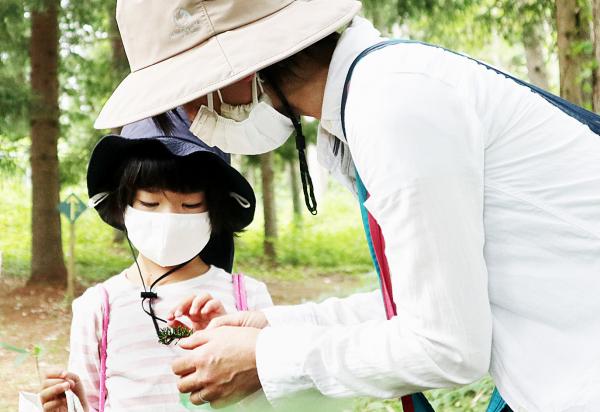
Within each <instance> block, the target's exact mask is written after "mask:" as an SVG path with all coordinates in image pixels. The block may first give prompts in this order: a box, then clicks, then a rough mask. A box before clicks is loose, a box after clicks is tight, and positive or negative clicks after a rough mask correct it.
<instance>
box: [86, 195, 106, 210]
mask: <svg viewBox="0 0 600 412" xmlns="http://www.w3.org/2000/svg"><path fill="white" fill-rule="evenodd" d="M109 195H110V192H100V193H96V194H95V195H94V196H92V197H90V200H88V207H96V206H98V205H99V204H100V203H102V202H103V201H104V199H106V198H107V197H108V196H109Z"/></svg>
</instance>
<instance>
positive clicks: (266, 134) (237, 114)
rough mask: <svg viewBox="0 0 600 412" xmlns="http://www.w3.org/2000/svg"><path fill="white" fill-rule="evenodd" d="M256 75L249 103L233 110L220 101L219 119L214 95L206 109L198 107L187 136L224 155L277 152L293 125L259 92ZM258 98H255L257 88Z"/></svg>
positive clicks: (256, 96) (265, 95) (290, 132)
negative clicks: (193, 137) (189, 135)
mask: <svg viewBox="0 0 600 412" xmlns="http://www.w3.org/2000/svg"><path fill="white" fill-rule="evenodd" d="M259 82H260V80H259V79H258V75H256V76H254V79H253V80H252V103H249V104H244V105H238V106H233V105H230V104H227V103H224V102H223V99H222V97H221V93H220V91H217V94H218V96H219V98H220V99H221V115H219V114H218V113H217V112H216V111H215V110H214V106H213V94H212V93H210V94H209V95H208V96H207V97H208V106H202V107H200V110H198V113H197V114H196V117H195V118H194V120H193V122H192V124H191V126H190V132H192V133H193V134H194V135H196V136H197V137H198V138H199V139H201V140H202V141H203V142H205V143H206V144H208V145H209V146H217V147H218V148H219V149H221V150H222V151H224V152H225V153H234V154H250V155H253V154H262V153H267V152H270V151H272V150H275V149H277V148H278V147H280V146H281V145H283V144H284V143H285V141H286V140H287V139H288V138H289V137H290V135H291V134H292V132H293V131H294V126H293V124H292V121H291V120H290V119H289V118H288V117H287V116H284V115H282V114H281V113H279V112H278V111H277V110H275V108H273V106H272V102H271V99H270V98H269V96H267V94H266V93H264V91H263V90H262V86H260V83H259ZM259 86H260V88H261V93H262V94H261V96H260V98H258V87H259Z"/></svg>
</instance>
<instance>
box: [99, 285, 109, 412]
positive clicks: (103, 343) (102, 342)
mask: <svg viewBox="0 0 600 412" xmlns="http://www.w3.org/2000/svg"><path fill="white" fill-rule="evenodd" d="M98 288H99V289H100V293H101V295H102V339H101V340H100V347H99V349H100V393H99V401H98V402H99V406H98V412H104V404H105V402H106V347H107V335H108V320H109V318H110V304H109V303H108V291H107V290H106V288H105V287H104V286H102V285H98Z"/></svg>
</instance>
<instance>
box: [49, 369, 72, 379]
mask: <svg viewBox="0 0 600 412" xmlns="http://www.w3.org/2000/svg"><path fill="white" fill-rule="evenodd" d="M66 376H67V371H66V370H64V369H53V370H50V371H48V372H46V379H49V378H59V379H64V378H65V377H66Z"/></svg>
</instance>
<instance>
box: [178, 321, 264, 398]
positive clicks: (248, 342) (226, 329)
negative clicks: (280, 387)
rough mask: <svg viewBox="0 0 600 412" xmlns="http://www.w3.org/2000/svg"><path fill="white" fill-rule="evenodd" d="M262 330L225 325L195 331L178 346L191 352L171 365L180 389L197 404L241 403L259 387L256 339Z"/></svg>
mask: <svg viewBox="0 0 600 412" xmlns="http://www.w3.org/2000/svg"><path fill="white" fill-rule="evenodd" d="M259 332H260V329H257V328H249V327H235V326H223V327H219V328H214V329H210V330H201V331H198V332H195V333H194V334H193V335H192V336H190V337H189V338H186V339H181V340H180V341H179V343H178V345H179V346H180V347H182V348H184V349H189V350H190V351H189V352H188V353H187V354H185V355H184V356H182V357H180V358H177V359H176V360H175V361H174V362H173V363H172V364H171V367H172V369H173V372H174V373H175V374H176V375H178V376H179V380H178V382H177V389H179V392H181V393H188V392H189V393H190V401H191V402H192V403H193V404H195V405H200V404H203V403H206V402H210V406H212V407H215V408H220V407H224V406H227V405H230V404H232V403H235V402H238V401H239V400H241V399H243V398H245V397H246V396H248V395H250V394H252V393H254V392H256V391H257V390H258V389H260V387H261V384H260V381H259V379H258V372H257V370H256V339H257V337H258V333H259Z"/></svg>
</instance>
